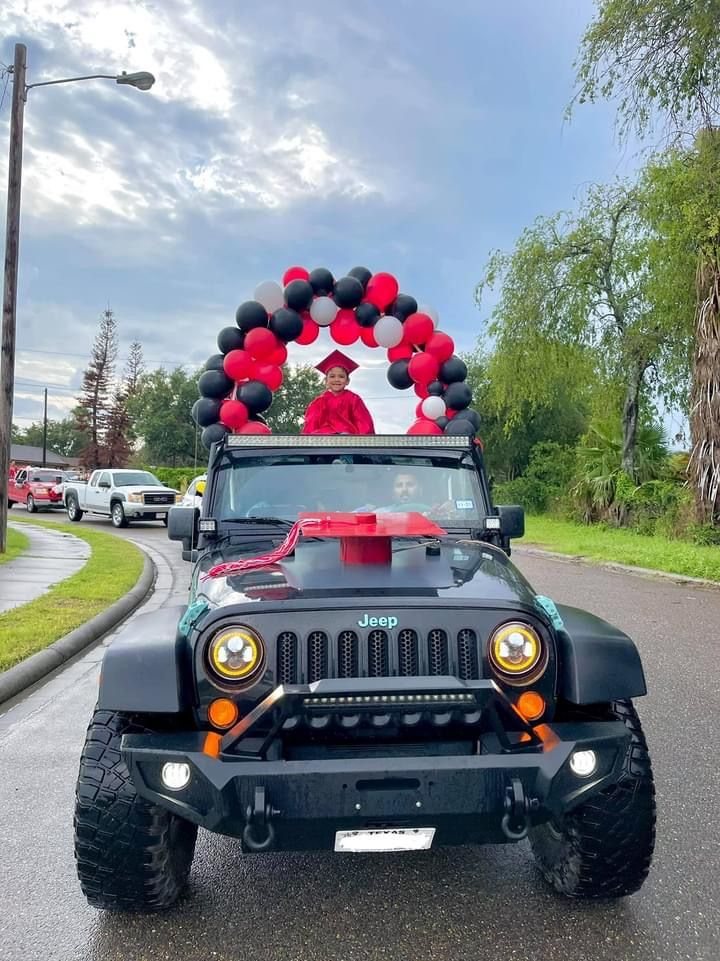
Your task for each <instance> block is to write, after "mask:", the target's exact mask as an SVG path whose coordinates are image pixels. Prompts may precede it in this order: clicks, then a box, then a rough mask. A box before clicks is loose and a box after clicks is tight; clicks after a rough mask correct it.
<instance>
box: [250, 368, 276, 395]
mask: <svg viewBox="0 0 720 961" xmlns="http://www.w3.org/2000/svg"><path fill="white" fill-rule="evenodd" d="M253 380H259V381H260V382H261V383H263V384H265V385H266V386H267V387H269V388H270V390H277V389H278V387H279V386H280V385H281V384H282V382H283V372H282V371H281V370H280V368H279V367H276V366H275V365H274V364H255V365H254V366H253Z"/></svg>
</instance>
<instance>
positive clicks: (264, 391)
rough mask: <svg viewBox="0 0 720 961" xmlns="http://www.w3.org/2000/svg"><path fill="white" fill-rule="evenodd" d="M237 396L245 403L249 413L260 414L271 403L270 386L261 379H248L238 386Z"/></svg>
mask: <svg viewBox="0 0 720 961" xmlns="http://www.w3.org/2000/svg"><path fill="white" fill-rule="evenodd" d="M237 398H238V400H241V401H242V402H243V404H245V406H246V407H247V409H248V410H249V412H250V413H251V414H261V413H262V412H263V411H264V410H267V409H268V407H269V406H270V404H272V400H273V395H272V391H271V390H270V388H269V387H268V386H267V385H265V384H263V383H261V381H259V380H249V381H248V382H247V384H243V385H242V387H240V388H239V390H238V392H237Z"/></svg>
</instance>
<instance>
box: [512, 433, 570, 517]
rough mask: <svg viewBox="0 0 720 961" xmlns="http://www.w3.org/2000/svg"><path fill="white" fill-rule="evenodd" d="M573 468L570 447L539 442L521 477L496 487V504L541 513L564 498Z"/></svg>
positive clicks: (550, 442)
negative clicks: (514, 505) (518, 506)
mask: <svg viewBox="0 0 720 961" xmlns="http://www.w3.org/2000/svg"><path fill="white" fill-rule="evenodd" d="M574 466H575V453H574V451H573V450H572V448H568V447H562V446H561V445H560V444H557V443H555V441H541V442H540V443H539V444H535V446H534V447H533V449H532V450H531V452H530V462H529V463H528V467H527V470H526V471H525V473H524V475H523V476H522V477H516V478H515V480H511V481H505V482H504V483H501V484H496V485H495V488H494V490H493V500H494V501H495V503H496V504H522V506H523V507H524V508H525V510H526V511H528V512H529V513H531V514H542V513H544V512H545V511H546V510H548V508H550V507H552V506H553V505H554V504H555V503H557V501H558V500H559V499H560V498H561V497H562V496H563V495H564V493H565V491H566V490H567V486H568V483H569V481H570V478H571V476H572V472H573V468H574Z"/></svg>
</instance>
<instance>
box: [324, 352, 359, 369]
mask: <svg viewBox="0 0 720 961" xmlns="http://www.w3.org/2000/svg"><path fill="white" fill-rule="evenodd" d="M358 366H359V365H358V364H356V363H355V361H354V360H350V358H349V357H347V356H346V355H345V354H343V352H342V351H341V350H334V351H333V352H332V353H331V354H328V355H327V357H326V358H325V360H321V361H320V363H319V364H316V365H315V370H319V371H320V373H321V374H327V372H328V371H329V370H332V368H333V367H342V369H343V370H346V371H347V372H348V374H352V372H353V371H354V370H357V369H358Z"/></svg>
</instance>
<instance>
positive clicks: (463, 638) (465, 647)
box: [457, 627, 480, 681]
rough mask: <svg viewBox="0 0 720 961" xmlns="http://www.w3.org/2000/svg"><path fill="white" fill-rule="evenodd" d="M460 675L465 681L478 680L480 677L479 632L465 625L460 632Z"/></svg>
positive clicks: (458, 644) (458, 639) (458, 645)
mask: <svg viewBox="0 0 720 961" xmlns="http://www.w3.org/2000/svg"><path fill="white" fill-rule="evenodd" d="M457 648H458V677H459V678H460V679H461V680H463V681H470V680H473V681H474V680H477V679H478V678H479V677H480V673H479V670H478V647H477V634H476V633H475V631H473V630H470V628H468V627H464V628H463V629H462V630H461V631H459V632H458V637H457Z"/></svg>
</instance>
